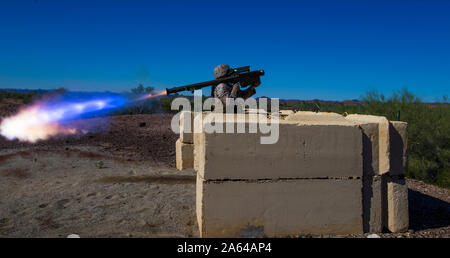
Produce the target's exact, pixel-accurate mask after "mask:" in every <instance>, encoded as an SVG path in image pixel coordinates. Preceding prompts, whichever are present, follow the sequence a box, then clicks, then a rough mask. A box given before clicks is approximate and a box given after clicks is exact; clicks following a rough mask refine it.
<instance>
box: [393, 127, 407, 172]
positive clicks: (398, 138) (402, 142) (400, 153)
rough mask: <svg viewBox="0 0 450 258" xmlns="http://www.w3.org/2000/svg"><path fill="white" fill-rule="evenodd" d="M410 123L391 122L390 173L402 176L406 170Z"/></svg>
mask: <svg viewBox="0 0 450 258" xmlns="http://www.w3.org/2000/svg"><path fill="white" fill-rule="evenodd" d="M407 128H408V123H406V122H400V121H391V122H390V123H389V140H390V159H389V160H390V174H391V175H394V176H400V175H404V174H405V170H406V149H407V145H408V143H407V142H408V132H407Z"/></svg>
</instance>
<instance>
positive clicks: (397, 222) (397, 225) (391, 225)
mask: <svg viewBox="0 0 450 258" xmlns="http://www.w3.org/2000/svg"><path fill="white" fill-rule="evenodd" d="M386 180H387V193H386V199H387V205H386V206H387V207H386V208H387V213H386V215H387V218H386V226H387V228H388V229H389V231H391V232H393V233H397V232H405V231H406V230H408V227H409V213H408V212H409V211H408V186H407V185H406V181H405V179H404V178H403V179H396V178H391V177H388V178H387V179H386Z"/></svg>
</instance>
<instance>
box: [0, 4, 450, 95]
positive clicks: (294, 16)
mask: <svg viewBox="0 0 450 258" xmlns="http://www.w3.org/2000/svg"><path fill="white" fill-rule="evenodd" d="M449 14H450V1H432V0H431V1H430V0H428V1H413V0H410V1H381V0H377V1H364V0H359V1H344V0H343V1H318V0H316V1H282V0H278V1H271V2H265V1H245V2H244V1H195V0H193V1H171V0H167V1H154V2H151V1H134V0H130V1H115V0H110V1H56V0H53V1H51V0H34V1H33V0H27V1H25V0H24V1H20V0H18V1H12V0H11V1H7V0H2V1H0V88H31V89H36V88H43V89H51V88H58V87H66V88H68V89H71V90H86V91H103V90H111V91H117V92H121V91H124V90H128V89H130V88H132V87H135V86H136V85H137V83H138V82H143V83H144V84H145V85H151V86H154V87H156V88H158V89H163V88H166V87H174V86H181V85H183V84H190V83H195V82H201V81H206V80H210V79H212V78H213V69H214V67H215V66H216V65H218V64H220V63H228V64H230V65H231V66H244V65H251V67H252V68H254V69H264V70H265V71H266V76H265V77H263V79H262V85H261V86H260V87H259V88H258V89H257V92H258V93H257V96H270V97H279V98H297V99H314V98H319V99H326V100H344V99H355V98H359V97H360V95H362V94H364V93H365V92H366V91H367V90H371V89H377V90H378V91H380V92H382V93H386V94H390V93H391V92H392V91H393V90H398V89H401V88H403V87H407V88H408V89H409V90H410V91H412V92H414V93H416V94H418V95H419V96H421V97H422V98H423V99H425V100H427V101H433V100H435V99H436V98H438V97H440V96H442V95H444V94H448V93H449V88H450V15H449ZM204 92H205V93H208V92H209V90H205V91H204Z"/></svg>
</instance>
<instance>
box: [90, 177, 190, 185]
mask: <svg viewBox="0 0 450 258" xmlns="http://www.w3.org/2000/svg"><path fill="white" fill-rule="evenodd" d="M195 181H196V177H195V176H190V175H161V176H159V175H158V176H156V175H154V176H128V177H127V176H115V177H103V178H100V179H98V180H96V182H97V183H148V184H167V185H176V184H195Z"/></svg>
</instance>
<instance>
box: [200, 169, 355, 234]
mask: <svg viewBox="0 0 450 258" xmlns="http://www.w3.org/2000/svg"><path fill="white" fill-rule="evenodd" d="M361 187H362V183H361V180H333V179H303V180H274V181H204V180H203V179H201V177H200V175H198V181H197V218H198V224H199V227H200V228H199V229H200V235H201V237H261V236H267V237H283V236H295V235H298V234H335V235H340V234H352V233H362V232H363V221H362V197H361V195H362V191H361Z"/></svg>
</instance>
